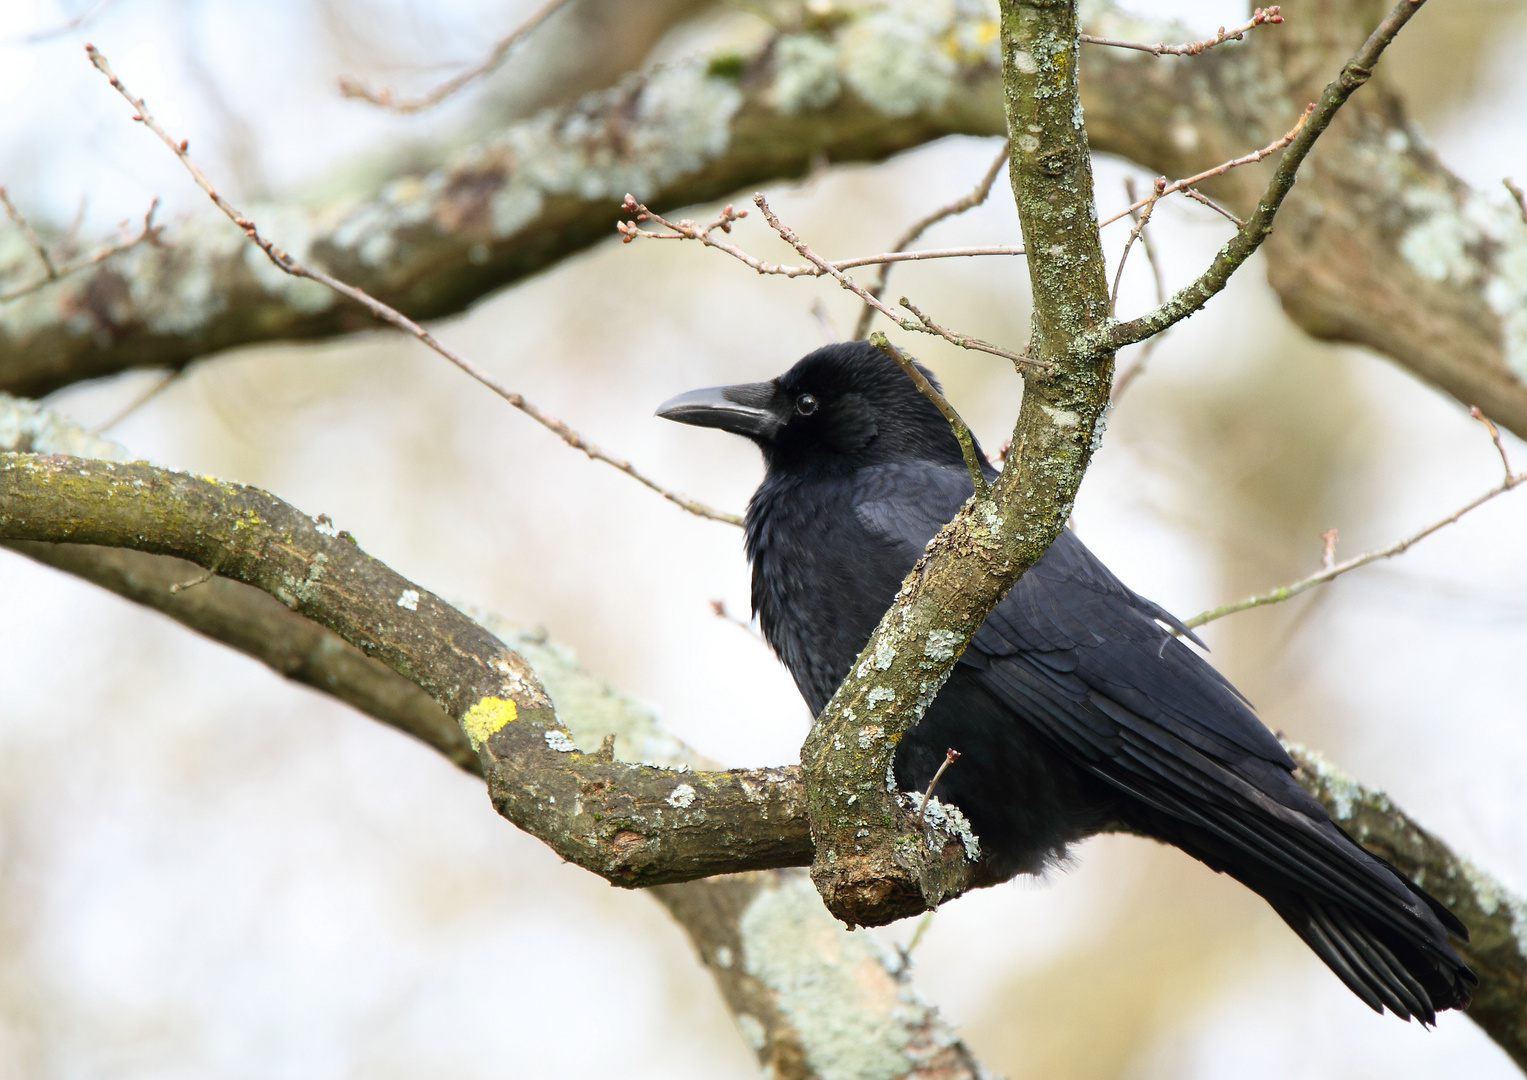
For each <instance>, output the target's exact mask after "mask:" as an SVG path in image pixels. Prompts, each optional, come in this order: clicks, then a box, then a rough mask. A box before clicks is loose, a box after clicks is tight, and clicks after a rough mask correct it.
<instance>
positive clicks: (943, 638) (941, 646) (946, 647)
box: [923, 630, 960, 664]
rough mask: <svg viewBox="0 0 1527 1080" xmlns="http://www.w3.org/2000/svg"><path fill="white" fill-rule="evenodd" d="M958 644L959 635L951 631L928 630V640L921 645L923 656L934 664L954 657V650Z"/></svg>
mask: <svg viewBox="0 0 1527 1080" xmlns="http://www.w3.org/2000/svg"><path fill="white" fill-rule="evenodd" d="M959 643H960V635H958V634H956V633H955V632H954V631H953V630H929V631H928V640H927V641H926V642H925V643H924V644H923V655H924V656H926V657H927V658H928V659H929V660H932V661H933V662H934V663H936V664H942V663H943V662H944V661H945V660H948V659H949V658H950V657H952V656H954V648H955V646H956V645H958V644H959Z"/></svg>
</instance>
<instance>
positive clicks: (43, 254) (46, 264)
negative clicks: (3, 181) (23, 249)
mask: <svg viewBox="0 0 1527 1080" xmlns="http://www.w3.org/2000/svg"><path fill="white" fill-rule="evenodd" d="M0 203H4V204H5V212H6V214H7V215H8V216H9V217H10V219H11V220H12V221H14V222H15V223H16V227H17V228H18V229H20V230H21V235H22V236H24V237H26V242H27V246H29V247H30V248H31V249H32V250H33V251H34V252H36V253H37V258H38V259H40V260H41V261H42V265H43V268H44V270H46V271H47V274H48V280H49V281H52V280H53V279H54V278H56V277H58V269H57V268H56V267H55V266H54V265H53V260H52V258H50V257H49V255H48V246H47V245H46V244H44V243H43V242H42V239H41V238H40V237H39V236H38V235H37V234H36V233H35V232H33V231H32V223H31V222H29V221H28V220H27V219H26V218H25V217H23V216H22V213H21V211H20V210H17V209H16V204H15V203H13V202H11V197H10V195H9V194H8V193H7V192H6V190H5V187H4V185H0Z"/></svg>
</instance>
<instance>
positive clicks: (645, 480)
mask: <svg viewBox="0 0 1527 1080" xmlns="http://www.w3.org/2000/svg"><path fill="white" fill-rule="evenodd" d="M85 51H86V53H87V55H89V57H90V61H91V63H93V64H94V65H95V66H96V67H97V68H98V69H99V70H100V72H101V74H103V75H105V76H106V77H107V79H109V80H110V81H111V85H112V88H113V89H115V90H116V91H117V92H118V93H119V94H121V95H122V96H123V97H124V98H126V99H127V102H128V104H130V105H131V106H132V107H133V109H134V110H136V111H135V113H134V115H133V119H134V120H137V121H139V122H141V123H142V124H143V125H144V126H145V127H147V128H148V129H149V130H150V131H152V132H153V133H154V134H155V135H157V136H159V138H160V140H162V141H163V142H164V144H165V145H166V146H168V147H169V148H170V149H171V150H172V151H173V152H174V154H175V156H176V157H178V158H179V159H180V162H181V164H182V165H184V166H185V167H186V169H187V170H188V171H189V172H190V173H191V177H192V179H194V180H195V181H196V186H197V187H199V188H201V189H202V190H203V191H204V192H206V193H207V197H208V198H209V199H211V200H212V202H213V204H214V205H215V206H216V207H217V208H218V209H219V210H221V211H222V212H223V213H224V214H225V215H226V216H227V217H228V219H229V220H230V221H232V222H233V223H234V224H235V225H237V226H238V227H239V228H241V229H243V230H244V235H245V236H247V237H248V238H249V240H250V242H251V243H253V244H255V245H256V246H257V247H258V248H259V249H260V250H261V251H263V252H265V255H266V257H267V258H269V259H270V261H271V262H272V263H274V264H275V265H276V266H277V267H278V268H279V269H281V270H282V271H284V272H285V273H288V274H291V275H292V276H293V277H302V278H308V279H309V280H312V281H316V282H318V283H319V284H320V285H324V286H327V287H328V288H330V289H332V290H333V291H334V292H336V293H338V294H339V295H341V296H343V297H345V298H346V299H348V300H353V301H355V302H356V303H357V304H360V305H361V306H362V307H364V308H365V309H366V310H367V311H369V312H371V314H372V315H374V316H376V317H377V318H378V319H381V320H382V321H383V322H386V323H390V324H391V325H393V326H395V327H397V328H398V329H399V330H402V331H404V332H405V333H407V334H410V335H412V336H413V337H415V338H418V339H419V341H421V342H423V343H424V344H425V345H428V346H429V347H430V348H431V349H433V350H434V351H435V352H437V353H439V354H440V355H441V356H443V357H445V358H446V359H447V360H449V361H450V362H451V363H453V364H455V365H456V366H457V367H458V368H460V369H461V370H462V371H464V372H466V373H467V374H468V375H470V376H471V377H472V378H474V379H476V380H477V381H478V382H480V383H482V384H483V385H484V386H486V387H487V388H488V389H490V390H492V391H493V392H494V393H495V394H497V395H498V396H499V397H501V398H503V399H504V400H505V401H507V402H508V403H509V404H510V405H513V406H514V407H515V408H516V409H518V410H520V412H522V413H524V414H525V415H526V416H529V417H530V418H531V419H532V420H534V421H535V422H536V423H538V424H540V425H541V426H542V427H544V428H546V429H547V430H549V431H551V432H552V433H553V434H555V435H557V436H558V437H559V438H560V439H561V440H562V441H563V442H565V443H567V445H568V446H571V447H572V448H573V449H575V450H580V451H582V452H583V453H584V454H586V455H587V456H588V457H590V458H593V459H594V460H595V461H602V462H604V463H605V464H606V465H610V466H612V467H614V468H616V469H619V470H620V471H621V472H623V473H625V474H626V475H627V476H629V477H631V478H632V479H633V480H636V481H637V482H638V483H641V484H643V485H645V486H647V487H649V488H651V489H652V490H653V491H655V492H657V493H658V494H659V495H661V496H663V498H665V499H667V500H669V501H670V502H672V503H674V504H675V505H677V506H680V507H682V508H683V509H685V510H688V511H689V512H690V513H691V514H696V515H698V516H700V517H705V518H710V519H711V520H713V521H724V522H726V523H727V524H729V525H738V526H740V525H741V524H742V518H741V517H740V516H739V515H737V514H729V513H727V512H725V511H722V510H716V509H714V508H712V507H710V506H707V505H706V504H704V503H702V502H699V501H698V500H695V499H691V498H689V497H688V496H687V495H682V494H680V493H679V492H677V491H673V490H671V489H670V488H666V487H664V486H663V485H662V484H659V483H658V482H657V481H656V480H653V479H651V478H650V477H648V476H646V475H645V474H643V473H641V472H639V471H637V469H636V467H635V466H633V465H632V464H631V463H630V462H629V461H626V460H624V459H622V458H618V457H615V456H613V455H611V454H607V453H606V452H605V451H603V450H601V449H600V448H599V447H597V446H595V445H594V444H593V443H591V442H589V441H588V440H587V439H585V438H584V437H583V436H582V435H580V434H578V432H576V431H574V430H573V429H572V428H571V427H569V426H568V425H567V424H565V423H563V422H562V421H561V420H558V419H557V418H556V417H555V416H552V415H551V414H550V413H548V412H546V411H545V410H543V409H541V408H539V407H537V406H536V405H533V404H531V403H530V402H529V401H527V400H526V399H525V398H524V396H523V395H521V394H518V393H516V392H515V391H513V390H510V389H509V388H508V387H507V386H505V385H504V384H502V383H501V382H499V381H498V380H497V379H495V378H494V377H493V376H492V375H490V374H489V373H488V372H487V371H486V370H484V369H483V368H480V367H478V366H477V365H476V364H474V363H473V362H472V361H470V360H468V359H467V358H466V357H464V356H462V355H460V354H459V353H457V352H456V351H455V350H453V349H450V348H448V347H446V346H445V345H443V344H441V343H440V342H439V341H438V340H436V338H435V337H434V335H433V334H431V333H430V332H429V331H428V330H426V329H424V327H422V326H420V325H419V324H418V323H416V322H414V320H412V319H410V318H409V317H408V316H406V315H404V314H403V313H402V312H400V311H398V310H397V309H396V308H392V307H389V306H388V305H386V304H384V303H382V302H381V301H380V300H378V299H376V298H375V297H373V296H371V295H370V294H369V293H367V292H365V291H364V290H362V289H358V288H356V287H355V286H354V285H348V284H346V283H345V282H343V281H340V280H339V279H338V278H336V277H333V276H331V275H329V274H327V273H325V272H324V271H322V270H318V269H316V268H314V267H311V266H307V265H306V264H304V263H302V262H301V261H299V260H298V259H297V258H295V257H294V256H292V255H290V254H288V253H287V252H285V251H283V250H282V249H281V248H279V247H277V246H276V245H275V243H274V241H271V240H269V239H267V238H266V237H264V236H262V235H260V231H259V229H258V228H257V227H256V226H255V223H254V222H253V221H251V220H250V219H249V218H247V217H245V216H244V215H243V214H242V213H240V212H239V211H238V209H237V208H235V207H234V206H233V204H232V203H230V202H229V201H228V200H227V199H225V198H223V197H222V196H221V195H219V194H218V192H217V189H216V188H214V187H213V186H212V183H211V181H209V180H208V179H207V178H206V176H205V175H204V174H203V173H202V171H201V169H200V168H198V167H197V165H196V163H195V162H194V161H192V160H191V157H190V155H189V154H188V153H187V144H186V142H185V140H181V141H180V142H176V141H175V140H174V139H173V138H171V137H170V135H169V134H168V133H166V132H165V130H164V128H162V127H160V126H159V122H158V121H157V120H155V119H154V117H153V116H152V115H151V114H150V113H149V111H148V107H147V106H146V105H144V103H143V99H142V98H138V97H134V96H133V95H132V93H131V92H130V91H129V90H128V89H127V87H126V86H124V85H123V84H122V81H121V80H120V79H118V78H117V77H116V75H115V74H113V73H112V70H111V67H110V65H109V64H107V62H106V57H104V56H102V55H101V53H100V51H99V50H97V49H96V48H95V46H93V45H86V46H85Z"/></svg>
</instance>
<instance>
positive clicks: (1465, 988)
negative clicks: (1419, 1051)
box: [1258, 889, 1479, 1024]
mask: <svg viewBox="0 0 1527 1080" xmlns="http://www.w3.org/2000/svg"><path fill="white" fill-rule="evenodd" d="M1258 891H1259V892H1261V893H1262V896H1263V897H1264V898H1265V899H1266V900H1267V902H1268V903H1269V904H1271V905H1272V907H1273V910H1274V911H1276V912H1277V913H1278V914H1279V915H1280V916H1281V917H1282V919H1283V921H1284V922H1286V923H1288V925H1289V927H1290V928H1292V929H1293V931H1294V933H1296V934H1298V935H1299V937H1300V938H1302V939H1303V940H1304V943H1305V944H1306V945H1308V946H1309V947H1310V948H1311V949H1312V950H1314V952H1315V954H1316V955H1317V956H1319V957H1320V958H1321V959H1322V960H1324V961H1325V963H1326V966H1327V967H1329V968H1330V969H1331V970H1332V971H1333V972H1334V973H1335V974H1336V977H1337V978H1339V979H1340V980H1341V981H1342V982H1344V983H1346V984H1347V987H1348V989H1350V990H1351V991H1352V992H1353V993H1354V994H1356V995H1357V996H1358V997H1360V998H1362V1000H1363V1001H1364V1002H1366V1003H1367V1005H1368V1007H1369V1008H1371V1009H1373V1010H1374V1011H1375V1012H1380V1013H1381V1012H1383V1011H1384V1010H1385V1009H1386V1008H1387V1009H1388V1010H1389V1011H1390V1012H1392V1013H1394V1014H1395V1015H1396V1016H1398V1017H1400V1019H1402V1020H1409V1019H1410V1018H1411V1017H1415V1018H1416V1019H1418V1020H1420V1021H1421V1022H1422V1023H1423V1024H1433V1023H1435V1022H1436V1019H1437V1013H1438V1012H1440V1011H1442V1010H1443V1009H1463V1008H1467V1007H1468V1004H1469V999H1470V996H1471V993H1472V991H1473V988H1474V987H1475V986H1477V985H1478V984H1479V979H1478V977H1477V976H1475V974H1474V972H1472V971H1470V970H1469V968H1468V966H1467V965H1466V964H1464V962H1463V961H1462V959H1460V958H1459V957H1458V955H1457V954H1456V953H1454V952H1453V950H1452V949H1451V948H1450V947H1448V946H1446V945H1444V946H1443V948H1441V949H1438V948H1435V947H1433V948H1425V947H1421V946H1419V945H1418V944H1417V943H1416V942H1414V941H1412V940H1409V939H1407V938H1406V937H1403V936H1401V935H1400V934H1397V933H1395V932H1394V931H1393V930H1392V929H1390V928H1388V927H1385V926H1382V925H1381V924H1378V923H1377V922H1376V921H1374V920H1370V919H1367V918H1365V917H1364V916H1363V915H1362V914H1360V913H1359V912H1357V911H1354V910H1353V909H1351V908H1347V907H1345V906H1342V905H1338V904H1332V903H1329V902H1325V901H1321V900H1317V899H1314V898H1312V897H1310V896H1307V895H1300V894H1297V893H1292V892H1282V891H1279V890H1260V889H1259V890H1258ZM1444 910H1445V909H1444Z"/></svg>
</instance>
